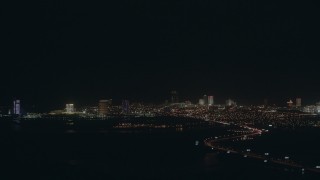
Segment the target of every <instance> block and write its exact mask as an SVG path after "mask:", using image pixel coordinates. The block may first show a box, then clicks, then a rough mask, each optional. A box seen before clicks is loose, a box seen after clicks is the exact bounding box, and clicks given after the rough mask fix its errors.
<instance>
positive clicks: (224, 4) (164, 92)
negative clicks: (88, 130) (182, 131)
mask: <svg viewBox="0 0 320 180" xmlns="http://www.w3.org/2000/svg"><path fill="white" fill-rule="evenodd" d="M319 32H320V31H319V12H318V9H317V8H316V5H315V4H311V3H307V2H304V1H281V2H280V1H274V2H272V1H265V2H261V1H259V2H257V1H248V0H245V1H244V0H241V1H235V0H220V1H219V0H218V1H212V0H206V1H204V0H196V1H190V0H180V1H174V0H170V1H164V0H156V1H141V0H135V1H133V0H130V1H129V0H128V1H123V0H118V1H116V2H108V1H106V2H104V3H101V2H92V1H81V0H77V1H68V2H67V1H64V0H60V1H57V0H56V1H37V2H35V1H32V2H29V1H20V2H17V1H15V2H11V1H9V2H7V3H2V5H1V46H2V47H1V55H0V56H1V70H0V73H1V77H2V78H1V81H2V83H1V88H0V92H1V93H0V105H6V104H7V103H9V102H11V99H12V98H14V97H18V98H20V99H22V100H23V101H24V103H25V104H28V105H36V106H38V107H39V106H40V107H41V108H42V109H44V108H47V109H50V108H56V107H63V105H64V104H65V103H66V102H74V103H77V104H81V105H84V104H95V103H96V102H97V101H98V100H99V99H101V98H113V99H115V100H116V101H119V100H121V99H124V98H128V99H130V100H131V101H136V100H139V101H149V102H151V101H155V102H163V101H164V100H165V99H167V98H168V93H169V92H170V91H171V90H172V89H176V90H177V91H178V92H179V93H180V98H181V99H191V100H193V101H196V99H198V98H199V97H200V96H202V95H203V94H212V95H215V97H216V99H217V100H218V101H220V102H221V103H222V102H223V101H224V99H225V98H228V97H231V98H234V99H235V100H237V101H239V103H244V104H246V103H258V102H263V99H264V98H269V99H271V100H272V101H274V102H276V103H281V102H282V103H283V102H285V100H287V98H290V97H292V98H295V97H296V96H300V97H302V98H303V100H305V101H309V102H315V101H317V100H319V98H320V94H319V92H320V80H319V78H320V73H319V72H318V71H319V65H320V63H318V61H319Z"/></svg>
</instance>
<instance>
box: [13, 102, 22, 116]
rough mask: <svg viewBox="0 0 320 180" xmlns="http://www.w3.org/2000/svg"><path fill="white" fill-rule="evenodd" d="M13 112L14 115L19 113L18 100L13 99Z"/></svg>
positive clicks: (19, 104) (19, 105)
mask: <svg viewBox="0 0 320 180" xmlns="http://www.w3.org/2000/svg"><path fill="white" fill-rule="evenodd" d="M13 114H14V115H21V103H20V100H14V101H13Z"/></svg>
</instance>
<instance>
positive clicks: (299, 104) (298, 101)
mask: <svg viewBox="0 0 320 180" xmlns="http://www.w3.org/2000/svg"><path fill="white" fill-rule="evenodd" d="M296 107H301V98H296Z"/></svg>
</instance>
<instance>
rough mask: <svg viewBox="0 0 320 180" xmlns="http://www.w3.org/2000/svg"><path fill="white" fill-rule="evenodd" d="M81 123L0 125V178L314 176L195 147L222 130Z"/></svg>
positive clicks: (201, 145) (66, 179)
mask: <svg viewBox="0 0 320 180" xmlns="http://www.w3.org/2000/svg"><path fill="white" fill-rule="evenodd" d="M81 123H82V126H83V128H82V129H85V130H83V131H80V130H81V128H80V129H79V128H72V127H68V126H65V122H60V121H59V122H48V123H43V122H40V123H39V122H34V121H33V122H31V121H30V122H24V123H22V124H20V125H15V124H12V123H8V122H1V123H0V124H1V127H0V130H1V133H0V143H1V149H0V155H1V161H0V162H1V174H0V177H1V178H0V179H49V180H51V179H54V180H58V179H59V180H73V179H76V180H82V179H205V180H206V179H311V178H314V176H308V175H304V176H302V175H301V174H299V173H296V172H293V171H290V170H288V171H284V170H283V168H278V167H277V168H276V167H272V166H268V165H265V164H263V163H261V162H257V161H254V160H248V159H243V158H241V157H238V156H232V155H226V154H224V153H219V152H213V151H212V150H209V149H207V148H206V147H204V146H203V144H202V143H200V145H199V146H195V141H196V140H200V142H201V140H202V139H203V138H204V137H207V136H209V135H212V136H215V135H220V134H223V133H225V132H226V131H227V130H228V128H227V127H223V126H216V127H211V128H209V129H205V128H204V129H203V128H202V129H201V130H196V129H194V130H185V131H182V132H177V131H175V130H162V131H153V130H144V131H137V132H136V131H121V132H118V131H112V130H110V129H109V128H104V127H105V126H106V124H104V123H101V122H93V121H91V122H88V123H87V125H86V123H85V122H81ZM31 124H32V125H31ZM88 127H89V128H88ZM129 132H130V133H129Z"/></svg>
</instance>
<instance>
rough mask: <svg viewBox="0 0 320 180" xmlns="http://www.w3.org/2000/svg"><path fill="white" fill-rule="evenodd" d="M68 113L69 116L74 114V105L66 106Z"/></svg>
mask: <svg viewBox="0 0 320 180" xmlns="http://www.w3.org/2000/svg"><path fill="white" fill-rule="evenodd" d="M66 112H67V113H69V114H71V113H74V112H75V110H74V104H66Z"/></svg>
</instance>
